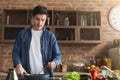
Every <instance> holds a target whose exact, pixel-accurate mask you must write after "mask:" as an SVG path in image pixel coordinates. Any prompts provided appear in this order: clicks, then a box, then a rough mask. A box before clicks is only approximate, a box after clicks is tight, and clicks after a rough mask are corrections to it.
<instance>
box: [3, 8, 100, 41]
mask: <svg viewBox="0 0 120 80" xmlns="http://www.w3.org/2000/svg"><path fill="white" fill-rule="evenodd" d="M3 12H4V13H3V18H2V42H5V43H10V42H11V43H13V42H14V41H15V38H16V36H17V34H18V32H19V31H20V30H22V29H24V28H27V27H29V26H30V25H31V24H32V20H31V17H32V15H31V10H18V9H17V10H15V9H5V10H4V11H3ZM100 26H101V16H100V11H68V10H49V17H48V18H47V21H46V23H45V27H46V28H47V29H48V30H50V31H52V32H53V33H54V34H55V36H56V38H57V40H58V42H59V43H101V35H100V34H101V30H100Z"/></svg>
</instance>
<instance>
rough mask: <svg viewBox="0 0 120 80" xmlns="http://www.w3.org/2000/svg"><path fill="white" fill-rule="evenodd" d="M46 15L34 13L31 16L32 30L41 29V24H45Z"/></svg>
mask: <svg viewBox="0 0 120 80" xmlns="http://www.w3.org/2000/svg"><path fill="white" fill-rule="evenodd" d="M46 18H47V15H45V14H36V15H35V16H34V17H33V24H34V26H33V29H34V30H42V28H43V26H44V25H45V22H46Z"/></svg>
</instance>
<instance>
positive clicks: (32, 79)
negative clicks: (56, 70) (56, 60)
mask: <svg viewBox="0 0 120 80" xmlns="http://www.w3.org/2000/svg"><path fill="white" fill-rule="evenodd" d="M25 80H49V75H48V74H29V75H25Z"/></svg>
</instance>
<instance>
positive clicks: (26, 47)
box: [12, 6, 61, 77]
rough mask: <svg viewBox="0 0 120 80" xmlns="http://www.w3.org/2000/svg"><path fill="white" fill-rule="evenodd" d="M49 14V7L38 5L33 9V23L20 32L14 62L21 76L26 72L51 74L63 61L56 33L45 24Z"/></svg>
mask: <svg viewBox="0 0 120 80" xmlns="http://www.w3.org/2000/svg"><path fill="white" fill-rule="evenodd" d="M47 16H48V10H47V8H45V7H43V6H36V7H35V8H34V9H33V11H32V20H33V25H32V26H31V27H30V28H27V29H24V30H22V31H20V32H19V34H18V36H17V38H16V42H15V44H14V47H13V53H12V58H13V64H14V67H15V68H16V72H17V74H18V75H20V76H24V75H26V74H38V73H39V72H40V71H41V70H42V69H43V68H45V67H46V69H45V70H43V71H41V72H40V73H39V74H49V75H50V77H53V69H55V68H56V67H57V66H58V65H59V64H60V62H61V52H60V50H59V47H58V44H57V41H56V37H55V35H54V34H53V33H52V32H50V31H48V30H47V29H46V28H45V27H44V25H45V22H46V19H47Z"/></svg>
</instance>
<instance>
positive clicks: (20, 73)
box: [16, 64, 28, 77]
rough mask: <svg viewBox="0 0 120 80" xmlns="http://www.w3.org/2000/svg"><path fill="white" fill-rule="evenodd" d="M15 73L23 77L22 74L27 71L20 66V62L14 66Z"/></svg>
mask: <svg viewBox="0 0 120 80" xmlns="http://www.w3.org/2000/svg"><path fill="white" fill-rule="evenodd" d="M16 73H17V74H18V75H20V76H23V77H24V75H26V74H28V73H27V72H26V71H25V69H24V68H23V67H22V65H21V64H17V66H16Z"/></svg>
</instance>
